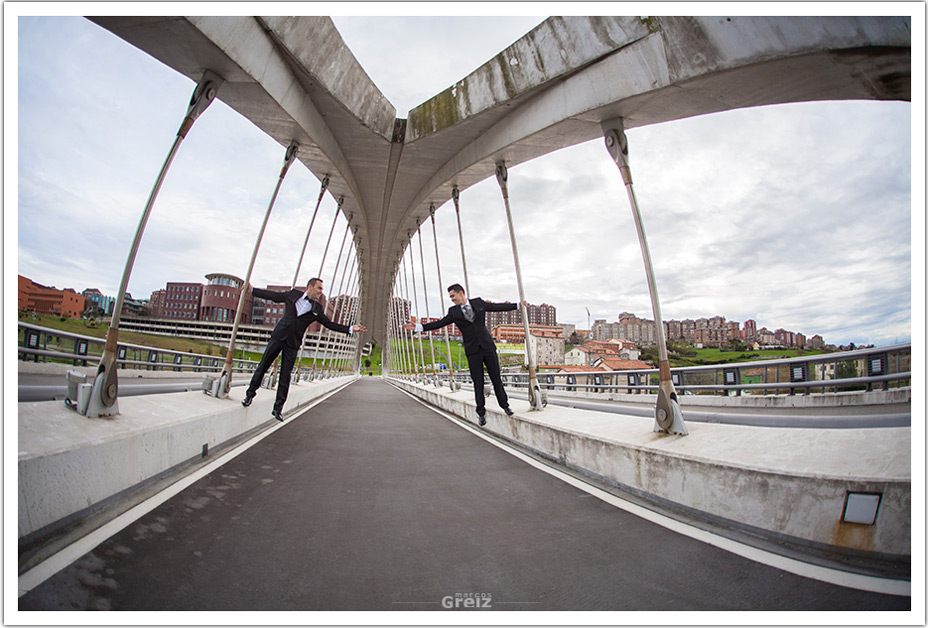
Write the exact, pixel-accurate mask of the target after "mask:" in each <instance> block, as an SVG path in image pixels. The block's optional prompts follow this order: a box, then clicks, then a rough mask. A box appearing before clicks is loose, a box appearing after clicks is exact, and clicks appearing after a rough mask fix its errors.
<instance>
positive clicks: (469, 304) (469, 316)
mask: <svg viewBox="0 0 928 628" xmlns="http://www.w3.org/2000/svg"><path fill="white" fill-rule="evenodd" d="M448 297H449V298H450V299H451V302H452V303H454V306H453V307H450V308H448V313H447V314H446V315H445V317H444V318H442V319H441V320H437V321H434V322H432V323H426V324H425V325H422V324H419V323H417V324H415V325H414V324H412V323H407V324H405V325H403V327H404V328H405V329H409V330H415V331H417V332H421V331H432V330H433V329H441V328H442V327H444V326H445V325H450V324H451V323H454V324H455V325H457V326H458V329H460V330H461V336H463V337H464V353H465V354H466V355H467V365H468V367H470V377H471V379H472V380H474V396H475V397H476V400H477V416H478V417H480V425H486V422H487V420H486V412H487V410H486V402H485V395H484V393H483V367H484V365H486V367H487V374H488V375H489V376H490V381H491V382H493V391H494V392H495V393H496V401H498V402H499V407H500V408H502V409H503V411H504V412H505V413H506V414H508V415H512V410H510V409H509V398H508V397H507V396H506V389H505V388H503V380H502V377H500V373H499V358H498V357H497V355H496V344H495V343H494V342H493V338H492V337H491V336H490V332H489V331H488V330H487V325H486V313H487V312H504V311H507V310H515V309H517V308H518V307H519V305H518V303H491V302H490V301H484V300H483V299H481V298H480V297H477V298H474V299H468V298H467V295H466V294H464V288H463V287H462V286H461V284H457V283H456V284H452V285H450V286H448Z"/></svg>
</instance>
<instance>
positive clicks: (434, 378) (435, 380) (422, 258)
mask: <svg viewBox="0 0 928 628" xmlns="http://www.w3.org/2000/svg"><path fill="white" fill-rule="evenodd" d="M416 233H417V234H418V236H419V262H420V264H419V266H420V268H421V270H422V296H423V299H424V301H425V317H426V318H429V319H430V318H432V315H431V314H429V291H428V287H427V285H426V281H425V254H424V253H423V251H422V230H421V229H420V227H419V221H418V220H416ZM425 333H427V334H428V336H429V348H430V349H431V351H432V383H433V384H434V385H436V386H440V385H441V384H439V383H438V374H437V373H436V372H435V344H434V343H433V342H432V332H430V331H428V332H425Z"/></svg>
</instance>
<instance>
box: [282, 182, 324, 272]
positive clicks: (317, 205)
mask: <svg viewBox="0 0 928 628" xmlns="http://www.w3.org/2000/svg"><path fill="white" fill-rule="evenodd" d="M328 187H329V177H328V175H326V176H325V177H323V178H322V187H321V188H320V190H319V198H318V199H316V209H315V210H314V211H313V217H312V219H311V220H310V221H309V228H308V229H307V230H306V239H304V240H303V248H302V249H301V250H300V260H299V261H298V262H297V263H296V271H294V273H293V282H292V283H291V284H290V289H291V290H293V289H294V288H296V280H297V277H298V276H299V275H300V267H301V266H302V265H303V256H304V255H305V254H306V245H307V244H309V234H310V233H312V232H313V224H314V223H315V222H316V214H318V213H319V206H320V205H321V204H322V197H323V196H325V191H326V188H328Z"/></svg>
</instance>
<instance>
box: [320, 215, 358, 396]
mask: <svg viewBox="0 0 928 628" xmlns="http://www.w3.org/2000/svg"><path fill="white" fill-rule="evenodd" d="M349 233H351V216H348V224H347V225H346V226H345V235H343V236H342V243H341V246H340V247H339V249H338V257H337V258H336V259H335V268H333V269H332V281H331V283H330V284H329V286H331V287H330V288H329V297H328V298H327V299H326V302H325V308H324V309H325V310H327V309H329V304H330V303H331V301H332V293H333V292H335V278H336V277H337V276H338V266H339V265H340V264H341V263H342V254H343V253H344V252H345V242H347V241H348V234H349ZM336 296H337V295H336ZM332 315H333V316H334V315H335V305H334V304H332ZM326 316H328V314H326ZM322 330H323V328H322V326H321V325H320V327H319V337H318V339H317V341H316V343H317V344H316V352H317V353H318V350H319V344H318V343H319V342H320V341H321V340H322V333H323V332H322ZM325 340H326V343H327V344H328V346H329V349H330V351H328V352H327V353H329V354H330V356H331V353H332V351H331V348H332V342H331V334H330V331H329V330H328V329H326V330H325ZM314 359H315V358H314ZM330 359H331V357H330ZM324 360H325V358H323V369H322V376H323V379H324V378H325V376H326V374H327V373H328V368H327V366H328V365H327V363H326V362H325V361H324Z"/></svg>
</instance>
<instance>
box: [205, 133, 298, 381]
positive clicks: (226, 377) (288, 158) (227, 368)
mask: <svg viewBox="0 0 928 628" xmlns="http://www.w3.org/2000/svg"><path fill="white" fill-rule="evenodd" d="M296 153H297V143H296V142H295V141H294V142H290V146H288V147H287V152H286V154H285V155H284V164H283V167H281V169H280V175H278V177H277V185H276V186H275V187H274V193H273V194H272V195H271V201H270V203H268V206H267V211H265V212H264V220H263V221H262V223H261V229H260V230H259V231H258V237H257V239H256V240H255V247H254V250H253V251H252V253H251V260H250V261H249V262H248V270H247V272H246V273H245V283H244V284H242V290H241V292H240V293H239V297H238V307H236V308H235V322H234V323H233V324H232V337H231V338H230V339H229V350H228V351H227V352H226V360H225V364H224V365H223V367H222V372H221V373H220V375H219V389H218V395H217V396H218V397H220V398H225V397H228V396H229V391H230V390H231V389H232V358H233V356H234V355H235V339H236V337H237V336H238V328H239V323H240V322H241V320H242V310H244V309H245V296H246V295H247V294H248V286H249V284H250V282H251V272H252V271H253V270H254V267H255V259H257V257H258V249H260V248H261V240H262V239H263V238H264V231H265V229H266V228H267V221H268V219H269V218H270V217H271V210H273V209H274V203H275V202H276V201H277V195H278V193H280V187H281V185H283V182H284V177H286V176H287V171H288V170H289V169H290V165H291V164H292V163H293V160H294V159H295V158H296Z"/></svg>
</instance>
